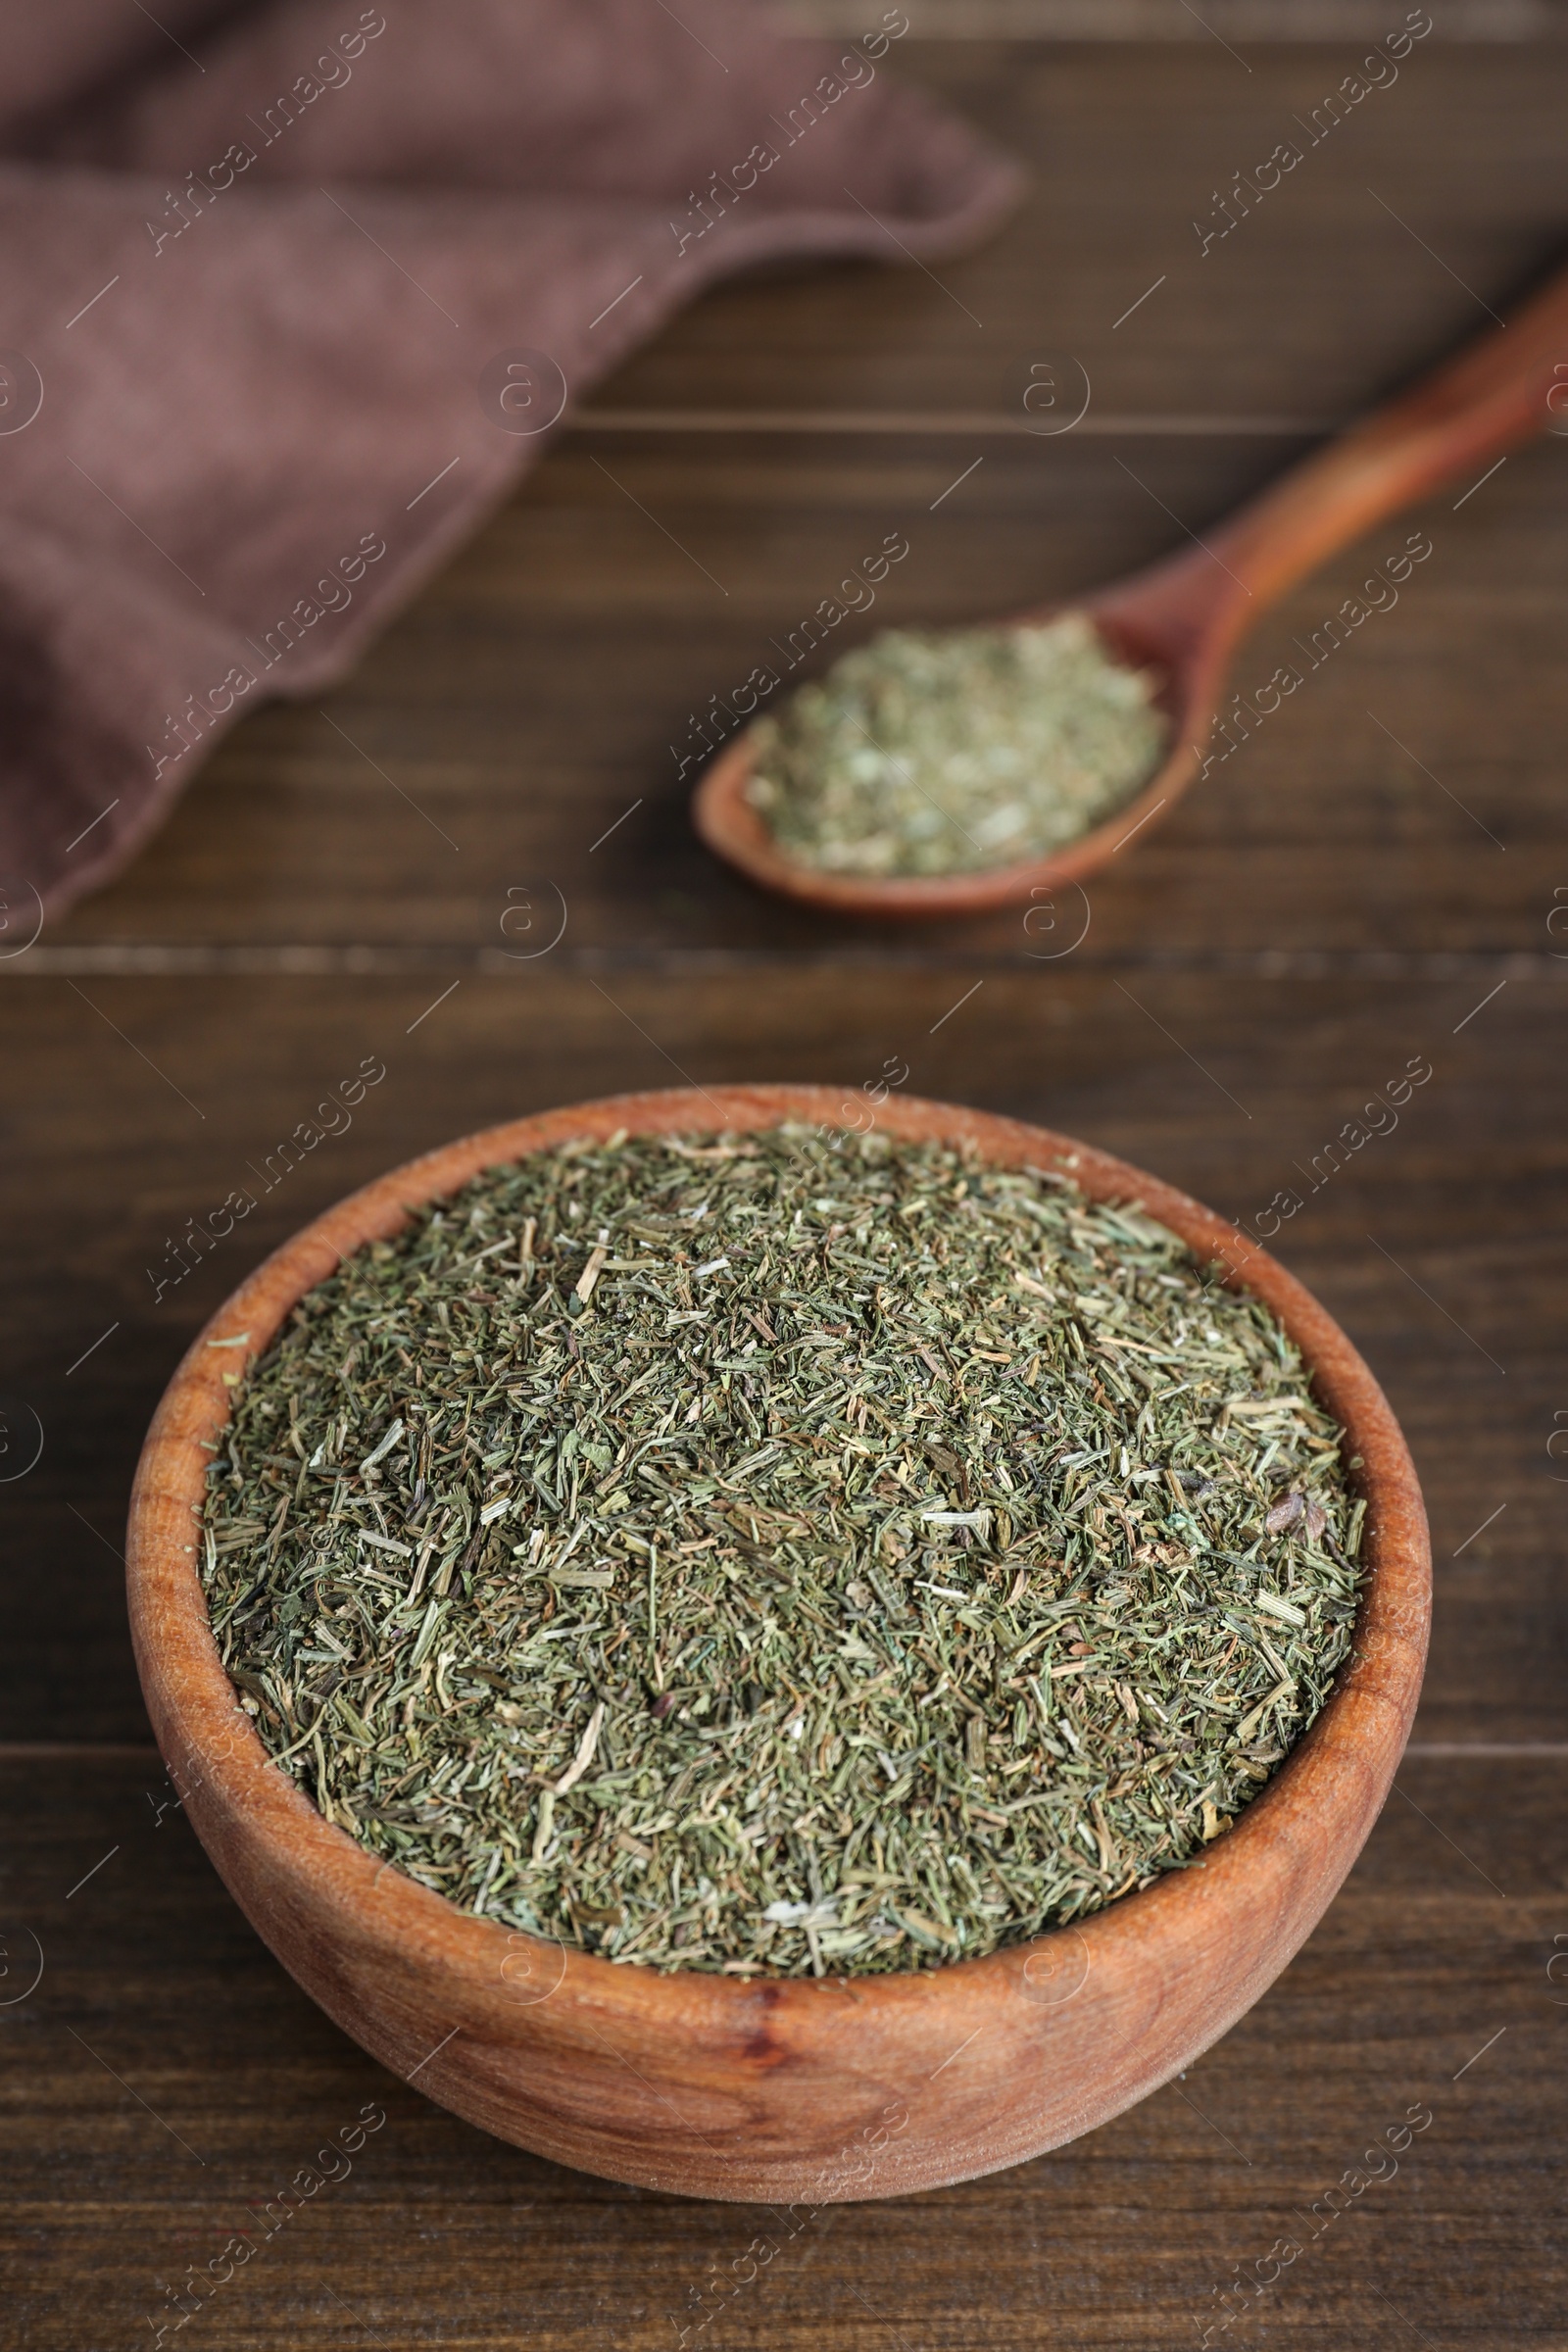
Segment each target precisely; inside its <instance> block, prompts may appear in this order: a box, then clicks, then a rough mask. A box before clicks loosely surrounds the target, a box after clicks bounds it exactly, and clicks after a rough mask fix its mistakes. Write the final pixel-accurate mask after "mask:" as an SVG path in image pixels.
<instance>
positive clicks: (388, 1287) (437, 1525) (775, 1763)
mask: <svg viewBox="0 0 1568 2352" xmlns="http://www.w3.org/2000/svg"><path fill="white" fill-rule="evenodd" d="M1362 1507H1363V1506H1362V1505H1361V1504H1359V1503H1357V1502H1355V1501H1354V1500H1352V1497H1351V1495H1350V1493H1349V1491H1348V1485H1347V1481H1346V1478H1345V1475H1344V1472H1343V1470H1342V1466H1341V1461H1340V1449H1339V1433H1338V1431H1337V1430H1336V1429H1335V1427H1334V1425H1333V1424H1332V1423H1331V1422H1330V1421H1329V1420H1328V1418H1327V1417H1326V1416H1325V1415H1324V1413H1323V1412H1322V1411H1321V1410H1320V1408H1319V1407H1318V1406H1317V1404H1316V1403H1315V1402H1314V1400H1313V1398H1312V1397H1311V1395H1310V1392H1309V1389H1308V1386H1307V1383H1306V1379H1305V1375H1304V1373H1303V1369H1302V1365H1301V1362H1300V1359H1299V1355H1298V1353H1297V1351H1296V1349H1295V1348H1294V1347H1293V1346H1292V1344H1291V1342H1290V1341H1289V1340H1288V1339H1287V1337H1286V1335H1285V1334H1284V1332H1283V1331H1282V1330H1281V1328H1280V1327H1279V1325H1278V1324H1277V1323H1276V1321H1275V1320H1274V1318H1273V1316H1272V1315H1271V1314H1270V1312H1269V1311H1268V1309H1267V1308H1266V1307H1265V1306H1264V1305H1263V1304H1262V1303H1261V1302H1260V1301H1259V1300H1257V1299H1253V1298H1251V1297H1250V1295H1248V1294H1246V1293H1240V1292H1231V1291H1225V1290H1221V1289H1218V1288H1216V1287H1213V1286H1211V1285H1209V1284H1208V1283H1206V1282H1205V1280H1204V1277H1203V1274H1202V1271H1201V1269H1200V1268H1199V1267H1198V1266H1197V1265H1195V1263H1194V1262H1193V1261H1192V1259H1191V1258H1190V1256H1189V1255H1188V1253H1187V1252H1186V1250H1184V1248H1183V1246H1182V1244H1181V1243H1180V1242H1179V1241H1178V1240H1177V1239H1176V1238H1175V1237H1174V1236H1173V1235H1171V1234H1169V1233H1167V1232H1166V1231H1165V1230H1164V1229H1163V1228H1162V1227H1160V1226H1158V1225H1155V1224H1153V1223H1152V1222H1151V1221H1150V1220H1149V1219H1147V1218H1146V1217H1144V1216H1142V1215H1141V1214H1139V1213H1138V1212H1137V1211H1136V1210H1133V1209H1129V1208H1113V1207H1108V1206H1105V1205H1103V1204H1099V1203H1095V1202H1092V1201H1087V1200H1085V1199H1084V1198H1082V1197H1081V1196H1080V1195H1079V1194H1078V1193H1077V1192H1076V1191H1075V1190H1074V1189H1073V1188H1072V1186H1071V1184H1070V1183H1068V1182H1067V1181H1065V1180H1064V1179H1063V1178H1062V1177H1061V1175H1060V1174H1059V1173H1058V1174H1047V1173H1044V1172H1037V1171H1010V1170H1003V1169H998V1168H993V1167H991V1166H989V1165H987V1164H985V1163H984V1162H982V1161H980V1160H979V1159H977V1158H974V1157H972V1156H969V1155H967V1154H965V1153H963V1152H957V1151H956V1150H953V1149H949V1148H947V1147H944V1146H939V1145H932V1144H913V1143H907V1142H903V1141H899V1140H896V1139H889V1138H884V1137H882V1136H879V1135H872V1136H868V1137H865V1138H860V1139H856V1138H852V1137H846V1136H839V1135H837V1134H829V1135H824V1134H822V1133H821V1132H819V1131H816V1130H810V1129H805V1128H779V1129H776V1130H772V1131H768V1132H764V1133H760V1134H752V1135H742V1136H735V1137H729V1138H724V1139H720V1140H717V1141H712V1140H709V1141H704V1140H702V1139H693V1140H689V1141H687V1140H681V1139H670V1138H662V1137H631V1138H626V1137H616V1138H613V1139H611V1141H609V1142H607V1143H604V1144H578V1145H568V1146H566V1147H564V1149H560V1150H557V1151H553V1152H542V1153H539V1154H537V1155H535V1156H533V1157H530V1158H528V1159H525V1160H522V1161H519V1162H518V1163H516V1164H515V1165H511V1166H506V1167H500V1168H495V1169H492V1170H489V1171H487V1172H486V1173H485V1174H484V1175H482V1176H481V1177H479V1178H477V1179H476V1180H475V1181H474V1182H472V1183H470V1184H469V1185H468V1186H466V1188H465V1190H463V1191H462V1192H460V1193H458V1194H455V1195H453V1196H452V1197H450V1198H449V1199H447V1200H445V1201H440V1202H438V1203H436V1204H434V1205H431V1206H427V1207H426V1208H424V1209H422V1210H420V1211H419V1212H417V1215H416V1216H415V1217H414V1219H413V1220H412V1221H411V1223H410V1225H409V1227H408V1228H407V1229H406V1230H405V1231H404V1233H403V1234H402V1235H400V1236H399V1238H398V1239H397V1240H396V1241H394V1242H390V1243H388V1242H381V1243H376V1244H373V1245H371V1246H370V1247H368V1248H367V1249H364V1250H360V1251H358V1252H357V1253H356V1254H355V1255H353V1256H352V1257H350V1258H348V1259H346V1260H345V1261H344V1263H343V1265H342V1266H341V1267H340V1269H339V1270H338V1271H337V1272H336V1273H335V1274H334V1275H333V1276H332V1277H331V1278H330V1279H329V1280H328V1281H326V1282H324V1283H323V1284H321V1285H320V1287H319V1289H317V1290H316V1291H314V1292H312V1293H310V1294H309V1295H308V1297H307V1298H306V1299H303V1300H302V1301H301V1303H300V1304H299V1305H298V1306H297V1307H296V1308H295V1309H294V1310H293V1313H292V1315H291V1316H290V1318H289V1319H288V1321H287V1322H286V1323H285V1325H284V1326H283V1328H282V1330H281V1331H280V1332H279V1334H278V1336H277V1338H276V1339H275V1340H274V1342H273V1343H272V1345H271V1346H270V1348H269V1349H268V1350H267V1351H266V1352H265V1353H264V1354H262V1355H261V1356H260V1357H258V1358H257V1359H256V1361H255V1363H254V1364H253V1365H252V1367H251V1369H250V1372H249V1374H248V1376H247V1378H246V1380H245V1383H244V1385H243V1387H242V1388H241V1389H240V1390H239V1391H238V1392H237V1394H236V1403H235V1409H234V1416H233V1420H232V1423H231V1424H230V1427H229V1429H228V1431H227V1433H226V1442H225V1444H224V1447H223V1450H222V1451H221V1453H220V1454H219V1455H218V1456H217V1458H216V1459H215V1461H214V1464H213V1467H212V1471H211V1474H210V1488H209V1494H208V1498H207V1505H206V1513H205V1547H204V1549H205V1564H204V1576H205V1584H206V1589H207V1594H208V1600H209V1605H210V1608H211V1614H212V1622H213V1626H214V1629H215V1632H216V1634H217V1638H218V1641H219V1643H220V1646H221V1653H222V1656H223V1659H224V1662H225V1664H226V1666H227V1669H228V1671H229V1673H230V1675H231V1677H232V1678H233V1680H234V1683H235V1684H236V1686H237V1688H238V1689H239V1691H240V1692H241V1693H242V1703H243V1704H244V1705H245V1707H246V1708H247V1709H248V1711H249V1712H250V1713H251V1714H252V1715H253V1716H254V1718H255V1720H256V1722H257V1726H258V1729H259V1730H260V1732H261V1734H262V1737H263V1739H264V1740H266V1742H267V1744H268V1745H269V1747H270V1750H271V1752H272V1753H273V1755H274V1756H275V1757H276V1759H277V1760H278V1762H279V1764H280V1766H281V1767H282V1769H284V1770H285V1771H287V1772H289V1773H291V1774H292V1775H293V1776H294V1778H295V1780H296V1781H297V1782H298V1783H299V1785H300V1786H301V1788H302V1789H305V1790H306V1791H307V1792H308V1793H309V1794H310V1795H311V1796H312V1797H314V1799H315V1801H316V1802H317V1804H318V1805H319V1807H320V1809H321V1811H322V1812H323V1813H324V1814H325V1815H326V1816H327V1817H328V1818H329V1819H330V1820H332V1821H334V1822H336V1823H338V1824H339V1825H340V1826H341V1827H342V1828H343V1829H344V1830H346V1831H347V1832H349V1833H350V1835H352V1836H353V1837H355V1838H359V1839H360V1841H361V1842H362V1843H363V1844H364V1845H366V1846H367V1847H368V1849H369V1850H370V1851H371V1852H372V1853H375V1854H377V1855H381V1856H384V1857H386V1858H387V1859H389V1860H390V1861H392V1862H394V1863H395V1864H397V1865H398V1866H399V1867H400V1868H402V1869H403V1870H404V1871H406V1872H407V1873H408V1874H409V1876H411V1877H412V1878H414V1879H416V1880H417V1881H418V1882H419V1883H420V1884H421V1885H423V1886H426V1887H433V1888H435V1889H436V1890H437V1891H439V1892H441V1893H442V1894H445V1895H447V1896H448V1897H449V1898H450V1899H451V1900H452V1901H453V1902H455V1903H458V1904H459V1905H461V1906H463V1907H464V1908H466V1909H467V1910H470V1911H475V1912H479V1913H482V1914H484V1915H486V1916H488V1917H492V1918H495V1919H497V1920H501V1921H504V1922H507V1923H508V1924H511V1925H515V1926H519V1927H523V1928H528V1929H533V1930H538V1931H542V1932H544V1933H546V1934H549V1935H553V1936H560V1937H562V1938H563V1939H564V1940H567V1941H570V1942H573V1943H576V1944H580V1945H582V1946H584V1947H586V1948H587V1949H589V1950H593V1951H597V1952H600V1953H602V1954H604V1955H605V1956H606V1957H608V1958H610V1959H613V1960H620V1961H626V1962H631V1963H641V1964H644V1965H648V1966H653V1967H658V1968H675V1967H693V1968H700V1969H709V1970H724V1971H726V1972H728V1973H731V1974H749V1973H767V1974H800V1973H806V1972H809V1971H815V1972H816V1973H818V1974H821V1973H824V1972H828V1971H831V1972H833V1973H835V1974H860V1973H865V1972H869V1971H882V1970H890V1969H907V1968H910V1967H919V1966H924V1965H928V1964H933V1963H937V1962H940V1961H943V1960H948V1959H955V1958H959V1957H973V1956H975V1955H978V1954H980V1953H983V1952H988V1951H991V1950H994V1949H995V1948H997V1947H998V1946H1000V1945H1003V1944H1006V1943H1009V1942H1014V1941H1017V1940H1020V1939H1022V1938H1024V1937H1027V1936H1031V1935H1033V1934H1036V1933H1038V1932H1039V1931H1040V1930H1041V1929H1042V1928H1046V1927H1050V1926H1053V1925H1056V1924H1059V1923H1061V1922H1065V1921H1069V1920H1073V1919H1077V1918H1081V1917H1083V1916H1084V1915H1085V1914H1087V1913H1089V1912H1091V1911H1094V1910H1096V1909H1098V1908H1099V1907H1100V1906H1101V1905H1103V1904H1104V1903H1106V1902H1108V1901H1110V1900H1112V1899H1113V1898H1114V1897H1115V1896H1117V1895H1118V1894H1122V1893H1125V1892H1127V1891H1128V1890H1129V1889H1131V1888H1133V1887H1140V1886H1144V1885H1147V1884H1148V1883H1149V1881H1150V1880H1151V1879H1152V1877H1154V1876H1155V1875H1157V1874H1158V1873H1159V1872H1160V1871H1162V1870H1165V1869H1169V1868H1172V1867H1176V1866H1179V1865H1180V1864H1182V1863H1184V1862H1186V1861H1187V1860H1189V1859H1190V1858H1191V1857H1192V1856H1194V1855H1195V1854H1197V1853H1199V1852H1200V1851H1201V1848H1202V1846H1203V1844H1204V1842H1205V1841H1206V1840H1207V1839H1209V1838H1212V1837H1214V1836H1215V1835H1216V1834H1217V1833H1218V1832H1220V1831H1221V1830H1222V1829H1223V1828H1224V1826H1225V1825H1226V1824H1227V1822H1228V1821H1229V1820H1230V1819H1231V1817H1232V1816H1234V1815H1235V1813H1236V1812H1237V1811H1238V1810H1239V1809H1240V1808H1241V1807H1242V1806H1243V1805H1244V1804H1245V1803H1246V1802H1247V1801H1248V1799H1249V1797H1250V1796H1251V1795H1253V1794H1254V1793H1255V1792H1256V1790H1257V1789H1258V1788H1259V1787H1260V1786H1261V1784H1262V1783H1263V1782H1265V1781H1266V1780H1267V1779H1268V1778H1269V1776H1270V1774H1271V1772H1272V1771H1273V1770H1274V1769H1275V1767H1276V1766H1277V1765H1278V1764H1279V1763H1280V1762H1281V1760H1282V1759H1283V1757H1284V1756H1285V1755H1286V1753H1287V1752H1288V1750H1289V1749H1290V1747H1291V1746H1292V1745H1293V1743H1294V1742H1295V1741H1296V1740H1298V1739H1299V1737H1300V1735H1301V1733H1302V1732H1303V1731H1304V1730H1305V1728H1306V1727H1307V1725H1308V1724H1309V1723H1310V1722H1311V1721H1312V1719H1313V1717H1314V1716H1315V1715H1316V1714H1317V1712H1318V1710H1319V1708H1320V1707H1321V1706H1322V1704H1323V1702H1324V1699H1325V1698H1326V1696H1327V1695H1328V1691H1329V1688H1330V1685H1331V1682H1332V1678H1333V1676H1334V1673H1335V1670H1336V1668H1337V1667H1338V1666H1339V1665H1340V1664H1341V1662H1342V1661H1343V1660H1344V1658H1345V1657H1346V1656H1347V1654H1348V1648H1349V1642H1350V1636H1351V1628H1352V1624H1353V1620H1354V1615H1355V1605H1356V1586H1357V1581H1358V1572H1357V1570H1356V1567H1355V1565H1354V1563H1355V1559H1356V1554H1357V1550H1358V1545H1359V1535H1360V1521H1361V1512H1362Z"/></svg>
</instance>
